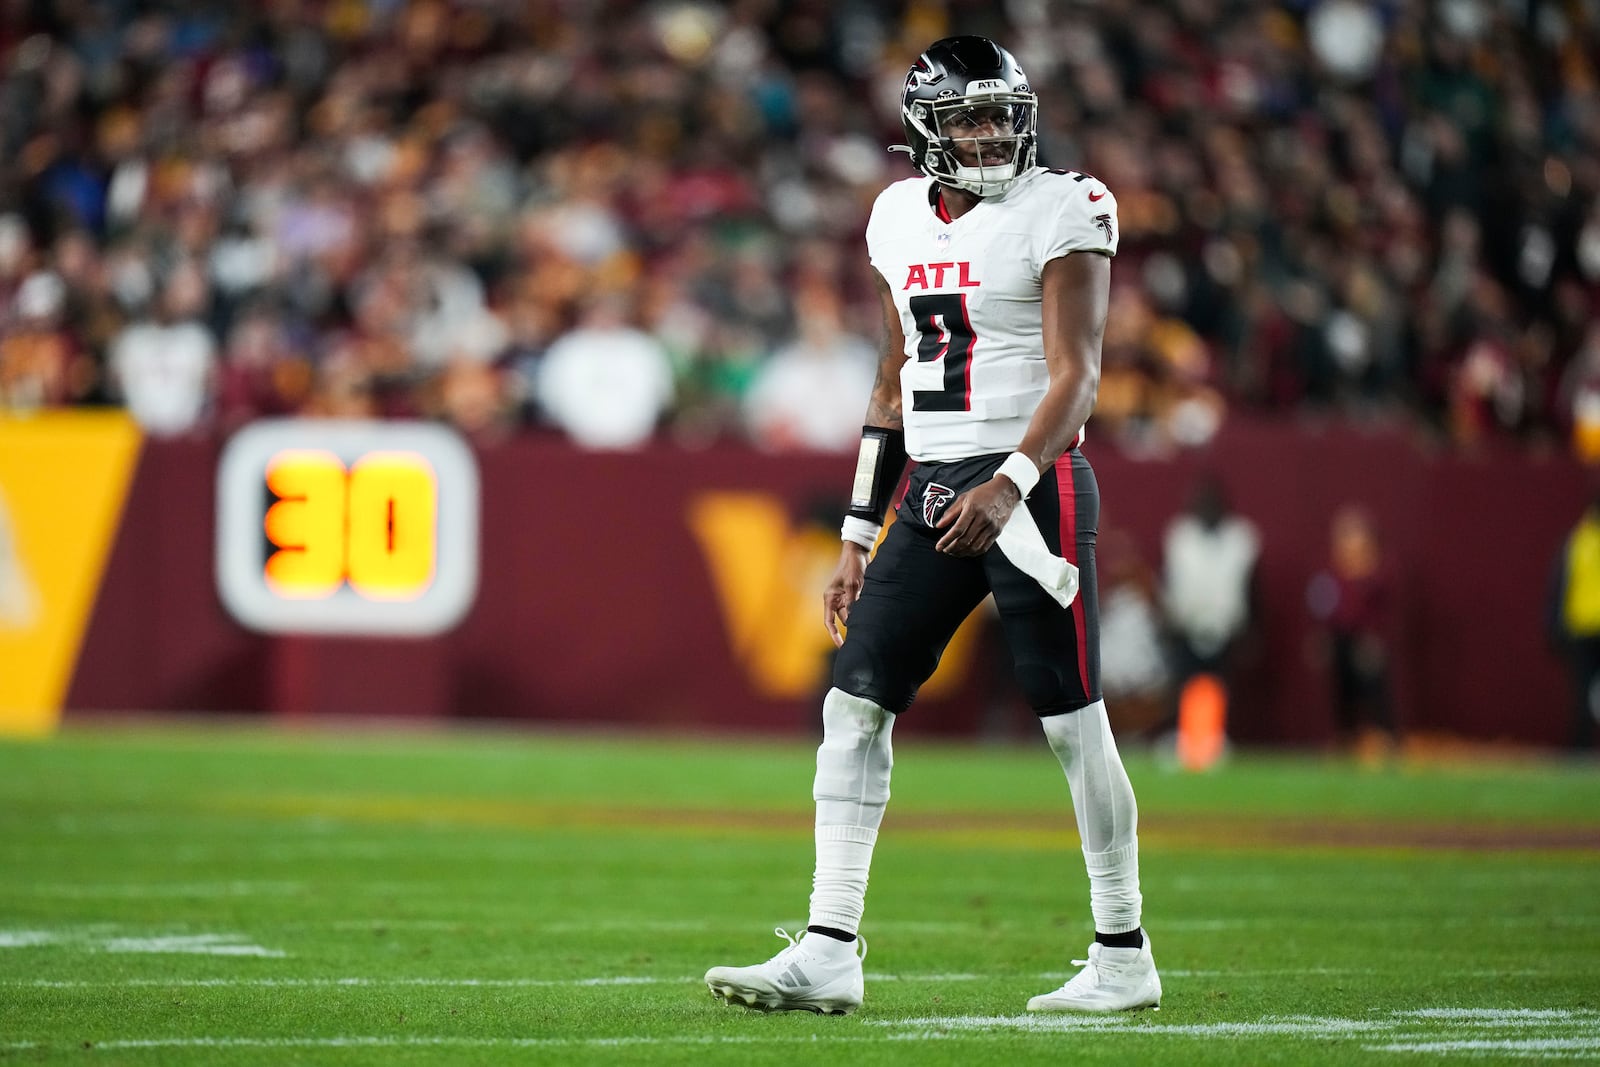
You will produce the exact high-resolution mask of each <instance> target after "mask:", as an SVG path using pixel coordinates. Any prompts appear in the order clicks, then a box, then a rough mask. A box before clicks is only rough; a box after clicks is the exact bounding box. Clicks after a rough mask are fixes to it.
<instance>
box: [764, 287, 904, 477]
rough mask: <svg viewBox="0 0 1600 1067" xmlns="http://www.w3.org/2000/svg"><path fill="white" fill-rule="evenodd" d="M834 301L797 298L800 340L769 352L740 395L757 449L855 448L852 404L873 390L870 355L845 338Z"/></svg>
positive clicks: (857, 415)
mask: <svg viewBox="0 0 1600 1067" xmlns="http://www.w3.org/2000/svg"><path fill="white" fill-rule="evenodd" d="M839 316H840V308H839V301H838V297H837V296H835V295H834V294H833V293H832V292H831V291H829V290H827V289H825V288H822V287H820V286H818V287H813V288H812V289H810V290H808V291H805V292H802V293H799V294H797V296H796V299H795V319H796V321H797V323H798V324H799V330H800V333H799V336H798V337H796V338H795V339H794V340H793V341H791V342H790V343H789V344H787V345H784V346H783V347H781V348H779V349H778V351H777V352H775V353H773V354H772V356H771V357H769V358H768V359H767V360H766V362H765V363H763V364H762V365H761V369H760V370H759V371H757V372H756V377H755V381H754V382H752V383H751V385H750V391H749V392H748V393H747V394H746V395H745V419H746V421H747V424H748V425H749V428H750V436H751V437H752V438H753V439H754V440H755V441H756V443H757V444H759V445H761V446H762V447H763V448H767V449H772V450H774V451H781V450H784V449H791V448H801V449H809V450H811V451H815V452H847V451H850V450H853V449H854V448H856V447H857V446H858V445H859V444H860V442H861V412H860V411H859V410H858V409H859V408H860V407H861V405H860V403H859V402H858V398H860V397H863V396H866V395H868V394H869V393H871V392H872V380H873V376H874V374H875V372H876V366H877V353H876V352H875V351H874V349H873V347H872V345H871V344H869V343H868V342H867V341H865V340H863V339H862V338H860V337H856V336H853V335H851V334H848V333H845V332H844V328H843V324H842V323H841V322H840V321H839Z"/></svg>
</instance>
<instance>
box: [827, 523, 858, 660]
mask: <svg viewBox="0 0 1600 1067" xmlns="http://www.w3.org/2000/svg"><path fill="white" fill-rule="evenodd" d="M866 573H867V550H866V549H864V548H862V547H861V546H860V545H858V544H856V543H855V542H854V541H846V542H844V544H843V545H842V546H841V547H840V549H839V565H838V566H837V567H835V568H834V569H833V577H832V578H830V579H829V580H828V588H827V589H825V590H824V591H823V593H822V625H824V626H826V627H827V628H828V636H829V637H831V638H833V647H834V648H838V647H839V646H840V645H842V644H844V635H843V634H841V633H840V632H839V624H840V623H844V624H846V625H849V623H850V605H852V604H854V603H855V602H856V598H857V597H859V596H860V595H861V586H862V584H863V583H864V582H865V581H866Z"/></svg>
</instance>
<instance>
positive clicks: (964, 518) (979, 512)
mask: <svg viewBox="0 0 1600 1067" xmlns="http://www.w3.org/2000/svg"><path fill="white" fill-rule="evenodd" d="M1020 503H1022V492H1021V490H1019V489H1018V488H1017V486H1016V483H1015V482H1013V481H1012V480H1011V479H1010V478H1002V477H998V476H996V477H994V478H990V479H989V480H988V481H986V482H984V483H983V484H982V485H980V486H977V487H976V488H973V489H969V490H967V491H966V492H965V493H962V494H961V495H960V496H958V497H956V499H955V503H953V504H951V505H950V507H949V509H948V510H946V511H945V513H944V514H943V515H941V516H940V517H939V522H938V527H939V529H941V530H943V531H944V532H945V533H944V536H943V537H941V538H939V544H938V546H937V547H938V549H939V551H940V552H944V553H946V554H948V555H951V556H981V555H983V554H984V553H985V552H987V551H989V548H990V546H992V545H993V544H994V543H995V540H996V539H997V538H998V537H999V536H1000V530H1001V528H1003V527H1004V526H1005V524H1006V520H1007V519H1009V518H1011V513H1012V512H1013V511H1014V510H1016V507H1017V505H1018V504H1020Z"/></svg>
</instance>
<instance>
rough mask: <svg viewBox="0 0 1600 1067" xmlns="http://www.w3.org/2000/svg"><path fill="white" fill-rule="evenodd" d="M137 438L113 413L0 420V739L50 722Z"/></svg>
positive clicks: (79, 639)
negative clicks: (2, 736)
mask: <svg viewBox="0 0 1600 1067" xmlns="http://www.w3.org/2000/svg"><path fill="white" fill-rule="evenodd" d="M140 440H141V437H140V433H139V429H138V427H137V426H136V425H135V424H134V422H133V420H132V419H130V418H128V416H127V415H126V414H124V413H123V412H120V411H105V412H99V411H97V412H45V413H42V414H37V415H32V416H28V417H10V416H6V415H0V734H14V735H23V736H38V735H43V734H46V733H49V732H50V731H51V730H52V729H54V727H55V725H56V723H57V721H59V719H60V715H61V702H62V700H63V699H64V697H65V695H66V691H67V686H68V684H69V683H70V682H71V680H72V671H73V668H74V666H75V664H76V662H77V658H78V650H79V648H80V647H81V646H82V643H83V635H84V631H85V629H86V628H87V626H88V623H89V614H90V612H91V611H92V610H93V608H94V600H95V593H96V591H97V590H98V589H99V588H100V582H101V579H102V576H103V575H104V573H105V567H106V559H107V557H108V556H109V554H110V550H111V544H112V538H113V537H114V536H115V534H116V530H117V525H118V523H119V521H120V519H121V516H122V507H123V504H124V502H125V500H126V498H127V495H128V485H129V483H130V482H131V480H132V477H133V470H134V464H135V462H136V461H137V459H138V455H139V444H140Z"/></svg>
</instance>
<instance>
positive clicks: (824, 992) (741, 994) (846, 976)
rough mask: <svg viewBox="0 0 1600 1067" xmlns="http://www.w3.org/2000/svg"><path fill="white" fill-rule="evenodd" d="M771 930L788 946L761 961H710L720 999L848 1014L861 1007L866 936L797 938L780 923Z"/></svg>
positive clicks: (710, 979)
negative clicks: (849, 939)
mask: <svg viewBox="0 0 1600 1067" xmlns="http://www.w3.org/2000/svg"><path fill="white" fill-rule="evenodd" d="M773 933H775V934H777V935H778V936H779V937H781V938H783V939H784V940H785V941H787V942H789V947H788V948H786V949H784V950H783V951H782V952H779V953H778V954H777V955H776V956H774V957H772V958H771V959H770V960H768V961H767V962H766V963H758V964H756V965H755V966H754V967H713V968H711V969H710V970H709V971H707V972H706V985H707V986H709V987H710V988H711V993H712V995H713V996H715V997H716V998H717V999H718V1000H720V1001H722V1002H723V1003H724V1004H739V1005H743V1006H744V1007H747V1008H754V1009H755V1010H756V1011H811V1012H816V1013H817V1014H819V1015H849V1014H850V1013H851V1012H853V1011H855V1010H856V1009H857V1008H859V1007H861V998H862V993H863V988H864V987H863V983H862V980H861V961H862V960H863V959H865V958H866V956H867V943H866V942H865V941H863V940H862V939H861V938H859V937H857V938H856V939H855V941H853V942H848V943H847V942H844V941H840V940H838V939H836V938H832V937H827V936H825V935H823V934H801V935H800V940H798V941H796V940H795V939H794V938H792V937H790V936H789V934H788V932H787V931H786V930H784V929H782V928H781V927H780V928H779V929H776V930H774V931H773Z"/></svg>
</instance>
